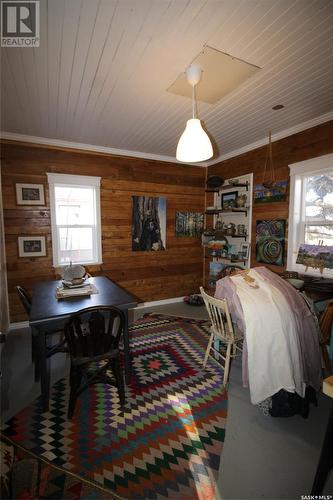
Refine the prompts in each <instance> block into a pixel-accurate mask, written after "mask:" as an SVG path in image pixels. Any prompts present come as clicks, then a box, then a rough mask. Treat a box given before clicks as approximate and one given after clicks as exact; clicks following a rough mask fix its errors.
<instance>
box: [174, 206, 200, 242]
mask: <svg viewBox="0 0 333 500" xmlns="http://www.w3.org/2000/svg"><path fill="white" fill-rule="evenodd" d="M203 220H204V216H203V214H202V213H197V212H176V236H190V237H191V236H192V237H196V238H197V237H200V236H201V233H202V229H203Z"/></svg>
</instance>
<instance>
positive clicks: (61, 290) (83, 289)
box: [56, 283, 98, 299]
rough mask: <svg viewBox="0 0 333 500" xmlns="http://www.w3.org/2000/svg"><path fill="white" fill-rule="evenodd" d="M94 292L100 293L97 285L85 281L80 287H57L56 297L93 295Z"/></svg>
mask: <svg viewBox="0 0 333 500" xmlns="http://www.w3.org/2000/svg"><path fill="white" fill-rule="evenodd" d="M92 293H98V290H97V288H96V287H95V285H92V284H90V283H85V284H84V285H83V286H80V287H72V288H70V287H67V286H58V287H57V289H56V297H57V299H66V298H69V297H81V296H84V295H91V294H92Z"/></svg>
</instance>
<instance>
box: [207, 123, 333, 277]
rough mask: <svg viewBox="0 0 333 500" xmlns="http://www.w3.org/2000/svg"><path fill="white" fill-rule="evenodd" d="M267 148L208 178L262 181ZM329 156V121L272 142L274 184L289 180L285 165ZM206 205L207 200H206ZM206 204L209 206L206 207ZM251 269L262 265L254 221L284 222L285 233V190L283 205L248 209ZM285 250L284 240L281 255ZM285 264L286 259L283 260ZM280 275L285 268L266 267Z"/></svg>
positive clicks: (332, 141)
mask: <svg viewBox="0 0 333 500" xmlns="http://www.w3.org/2000/svg"><path fill="white" fill-rule="evenodd" d="M266 152H267V146H265V147H261V148H258V149H254V150H252V151H249V152H247V153H244V154H242V155H240V156H236V157H234V158H230V159H228V160H225V161H223V162H220V163H218V164H216V165H212V166H211V167H209V168H208V175H221V176H222V177H223V178H224V179H229V178H232V177H237V176H238V175H243V174H248V173H250V172H253V174H254V175H253V184H254V185H255V184H260V183H261V182H262V180H263V171H264V166H265V159H266ZM332 152H333V121H330V122H326V123H324V124H322V125H318V126H317V127H313V128H311V129H308V130H305V131H303V132H300V133H298V134H294V135H291V136H289V137H286V138H284V139H281V140H279V141H277V142H273V163H274V171H275V178H276V180H277V181H282V180H289V168H288V165H290V164H291V163H296V162H299V161H304V160H308V159H310V158H315V157H317V156H322V155H325V154H329V153H332ZM208 202H209V200H208ZM208 204H209V203H208ZM252 206H253V212H252V238H251V240H252V247H251V266H252V267H255V266H258V265H263V264H262V263H257V262H256V260H255V241H256V234H255V232H256V221H257V220H258V219H286V220H287V230H288V212H289V189H288V197H287V200H286V201H284V202H279V203H276V202H274V203H265V204H262V205H261V204H258V205H254V204H253V205H252ZM286 250H287V240H286V246H285V253H286ZM285 261H286V259H285ZM268 267H270V268H271V269H272V270H273V271H276V272H282V271H283V270H284V269H285V267H281V266H268Z"/></svg>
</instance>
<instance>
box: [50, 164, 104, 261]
mask: <svg viewBox="0 0 333 500" xmlns="http://www.w3.org/2000/svg"><path fill="white" fill-rule="evenodd" d="M47 177H48V182H49V188H50V206H51V224H52V248H53V265H54V266H55V267H57V266H63V265H66V264H69V263H70V262H73V264H74V263H75V264H101V262H102V245H101V217H100V177H90V176H86V175H66V174H47Z"/></svg>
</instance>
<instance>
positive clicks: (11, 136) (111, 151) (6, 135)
mask: <svg viewBox="0 0 333 500" xmlns="http://www.w3.org/2000/svg"><path fill="white" fill-rule="evenodd" d="M0 137H1V139H5V140H9V141H18V142H29V143H33V144H42V145H43V146H55V147H57V148H69V149H78V150H83V151H92V152H95V153H102V154H108V155H114V156H127V157H128V156H130V157H133V158H142V159H145V160H155V161H164V162H168V163H177V164H178V165H191V166H194V167H201V166H202V167H205V166H206V164H205V163H204V162H202V163H200V165H198V164H197V163H183V162H180V161H177V160H176V158H175V157H173V156H165V155H156V154H153V153H143V152H142V151H131V150H128V149H117V148H109V147H107V146H96V145H93V144H84V143H83V142H71V141H64V140H61V139H51V138H48V137H37V136H33V135H24V134H16V133H13V132H6V131H1V132H0Z"/></svg>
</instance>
